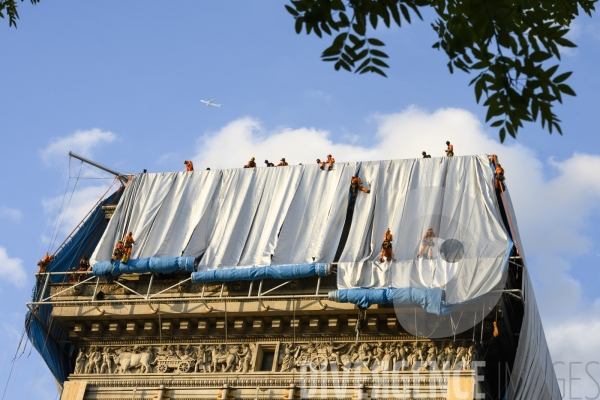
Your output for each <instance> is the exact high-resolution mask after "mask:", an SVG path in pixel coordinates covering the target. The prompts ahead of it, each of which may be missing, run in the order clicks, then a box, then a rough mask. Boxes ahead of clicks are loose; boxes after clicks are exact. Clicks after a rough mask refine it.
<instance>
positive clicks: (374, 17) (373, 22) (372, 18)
mask: <svg viewBox="0 0 600 400" xmlns="http://www.w3.org/2000/svg"><path fill="white" fill-rule="evenodd" d="M369 20H370V21H371V26H372V27H373V29H377V21H378V20H379V17H378V16H377V14H375V13H374V12H372V13H371V14H369Z"/></svg>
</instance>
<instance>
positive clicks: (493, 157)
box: [490, 154, 499, 168]
mask: <svg viewBox="0 0 600 400" xmlns="http://www.w3.org/2000/svg"><path fill="white" fill-rule="evenodd" d="M490 162H491V163H492V164H494V168H495V167H496V166H497V165H498V162H499V161H498V156H497V155H495V154H492V155H490Z"/></svg>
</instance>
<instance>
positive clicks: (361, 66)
mask: <svg viewBox="0 0 600 400" xmlns="http://www.w3.org/2000/svg"><path fill="white" fill-rule="evenodd" d="M365 51H367V50H365ZM360 54H362V53H360ZM370 63H371V59H370V58H367V59H366V60H365V61H363V62H362V64H360V65H359V66H358V68H356V72H358V71H360V70H362V69H363V68H365V67H366V66H367V65H369V64H370ZM361 74H362V72H361Z"/></svg>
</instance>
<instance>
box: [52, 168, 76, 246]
mask: <svg viewBox="0 0 600 400" xmlns="http://www.w3.org/2000/svg"><path fill="white" fill-rule="evenodd" d="M82 167H83V162H81V166H80V167H79V173H81V168H82ZM78 183H79V176H77V179H76V180H75V185H73V190H72V191H71V196H70V197H69V202H68V203H67V207H66V208H65V213H66V212H67V210H68V209H69V206H70V205H71V200H73V194H75V189H76V188H77V184H78ZM68 187H69V185H67V187H66V188H65V195H66V189H67V188H68ZM63 204H64V198H63ZM61 211H62V204H61V209H60V210H59V212H58V215H59V216H60V215H61V214H62V216H61V218H60V223H59V224H58V229H56V225H55V231H54V234H53V236H54V239H53V240H51V241H50V248H52V247H53V246H54V244H55V243H56V239H57V238H58V233H59V232H60V228H61V227H62V223H63V221H64V220H65V213H61Z"/></svg>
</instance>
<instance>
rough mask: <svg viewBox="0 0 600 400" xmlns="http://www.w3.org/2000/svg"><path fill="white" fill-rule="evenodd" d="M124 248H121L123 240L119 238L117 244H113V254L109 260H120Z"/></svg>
mask: <svg viewBox="0 0 600 400" xmlns="http://www.w3.org/2000/svg"><path fill="white" fill-rule="evenodd" d="M123 254H124V250H123V241H122V240H119V242H118V243H117V244H115V248H114V249H113V256H112V259H111V261H116V260H120V259H122V258H123Z"/></svg>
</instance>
